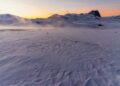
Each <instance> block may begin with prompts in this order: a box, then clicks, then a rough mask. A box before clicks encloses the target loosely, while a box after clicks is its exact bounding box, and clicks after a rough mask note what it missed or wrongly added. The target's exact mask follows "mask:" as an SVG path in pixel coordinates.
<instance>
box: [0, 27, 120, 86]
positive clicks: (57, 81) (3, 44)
mask: <svg viewBox="0 0 120 86" xmlns="http://www.w3.org/2000/svg"><path fill="white" fill-rule="evenodd" d="M0 86H120V28H113V29H109V28H104V27H101V28H85V27H81V28H80V27H79V28H73V27H71V28H70V27H66V28H62V27H61V28H58V27H51V28H50V29H48V28H47V29H44V27H40V28H37V29H36V30H28V29H27V30H26V29H25V30H23V29H19V30H18V29H16V30H15V29H9V30H8V29H6V30H3V29H1V30H0Z"/></svg>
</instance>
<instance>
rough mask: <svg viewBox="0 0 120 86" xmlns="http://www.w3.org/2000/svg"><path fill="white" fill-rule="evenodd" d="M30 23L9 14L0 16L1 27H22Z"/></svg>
mask: <svg viewBox="0 0 120 86" xmlns="http://www.w3.org/2000/svg"><path fill="white" fill-rule="evenodd" d="M28 23H30V20H28V19H25V18H22V17H19V16H15V15H11V14H0V24H2V25H11V24H12V25H21V24H22V25H23V24H28Z"/></svg>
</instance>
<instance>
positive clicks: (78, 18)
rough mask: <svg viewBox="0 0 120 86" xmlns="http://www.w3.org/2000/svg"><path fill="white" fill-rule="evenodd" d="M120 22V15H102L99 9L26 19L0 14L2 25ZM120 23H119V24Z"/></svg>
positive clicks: (69, 24)
mask: <svg viewBox="0 0 120 86" xmlns="http://www.w3.org/2000/svg"><path fill="white" fill-rule="evenodd" d="M111 23H112V24H113V23H114V25H115V23H120V16H114V17H101V14H100V12H99V11H98V10H92V11H90V12H89V13H84V14H75V13H68V14H65V15H59V14H54V15H52V16H50V17H48V18H36V19H25V18H22V17H18V16H15V15H11V14H0V24H1V25H38V26H39V25H41V26H44V25H53V26H90V27H96V26H103V25H108V24H111ZM117 25H118V24H117Z"/></svg>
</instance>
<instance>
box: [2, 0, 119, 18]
mask: <svg viewBox="0 0 120 86" xmlns="http://www.w3.org/2000/svg"><path fill="white" fill-rule="evenodd" d="M119 4H120V1H119V0H3V1H2V2H1V3H0V14H5V13H10V14H14V15H17V16H21V17H27V18H36V17H42V18H46V17H48V16H50V15H52V14H56V13H57V14H66V13H86V12H88V11H90V10H94V9H98V10H100V12H101V14H102V15H103V16H113V15H120V6H119Z"/></svg>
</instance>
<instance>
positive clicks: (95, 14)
mask: <svg viewBox="0 0 120 86" xmlns="http://www.w3.org/2000/svg"><path fill="white" fill-rule="evenodd" d="M88 14H92V15H94V16H96V17H101V14H100V12H99V11H98V10H92V11H90V12H89V13H88Z"/></svg>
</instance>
